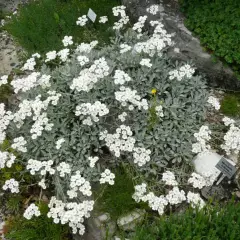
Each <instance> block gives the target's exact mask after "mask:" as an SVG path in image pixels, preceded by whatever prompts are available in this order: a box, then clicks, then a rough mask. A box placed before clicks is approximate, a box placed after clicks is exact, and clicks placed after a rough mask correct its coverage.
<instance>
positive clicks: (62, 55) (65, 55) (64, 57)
mask: <svg viewBox="0 0 240 240" xmlns="http://www.w3.org/2000/svg"><path fill="white" fill-rule="evenodd" d="M69 54H70V50H69V49H68V48H64V49H62V50H61V51H59V52H58V53H57V56H59V58H60V60H61V61H62V62H66V61H67V59H68V56H69Z"/></svg>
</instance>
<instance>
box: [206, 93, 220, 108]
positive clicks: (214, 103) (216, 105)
mask: <svg viewBox="0 0 240 240" xmlns="http://www.w3.org/2000/svg"><path fill="white" fill-rule="evenodd" d="M207 102H208V103H209V104H211V106H212V107H214V108H215V109H216V110H219V109H220V107H221V105H220V103H219V100H218V99H217V98H215V97H213V96H210V97H209V98H208V101H207Z"/></svg>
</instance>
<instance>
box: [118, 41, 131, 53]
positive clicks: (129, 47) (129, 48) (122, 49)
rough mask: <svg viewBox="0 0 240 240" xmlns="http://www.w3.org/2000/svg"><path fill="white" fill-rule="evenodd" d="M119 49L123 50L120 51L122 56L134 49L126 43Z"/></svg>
mask: <svg viewBox="0 0 240 240" xmlns="http://www.w3.org/2000/svg"><path fill="white" fill-rule="evenodd" d="M119 47H120V48H121V50H120V53H121V54H122V53H125V52H128V51H130V50H131V49H132V47H131V46H129V45H128V44H126V43H122V44H120V46H119Z"/></svg>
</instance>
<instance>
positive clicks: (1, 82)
mask: <svg viewBox="0 0 240 240" xmlns="http://www.w3.org/2000/svg"><path fill="white" fill-rule="evenodd" d="M7 83H8V75H4V76H1V78H0V86H2V85H4V84H7Z"/></svg>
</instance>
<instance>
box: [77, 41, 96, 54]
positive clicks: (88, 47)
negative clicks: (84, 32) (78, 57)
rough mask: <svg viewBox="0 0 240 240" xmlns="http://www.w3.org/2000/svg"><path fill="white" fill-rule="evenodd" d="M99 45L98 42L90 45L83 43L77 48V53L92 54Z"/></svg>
mask: <svg viewBox="0 0 240 240" xmlns="http://www.w3.org/2000/svg"><path fill="white" fill-rule="evenodd" d="M97 44H98V41H92V42H90V43H81V44H80V45H78V46H77V49H76V51H77V52H80V53H83V52H84V53H90V52H91V50H92V49H93V48H94V47H96V45H97Z"/></svg>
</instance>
